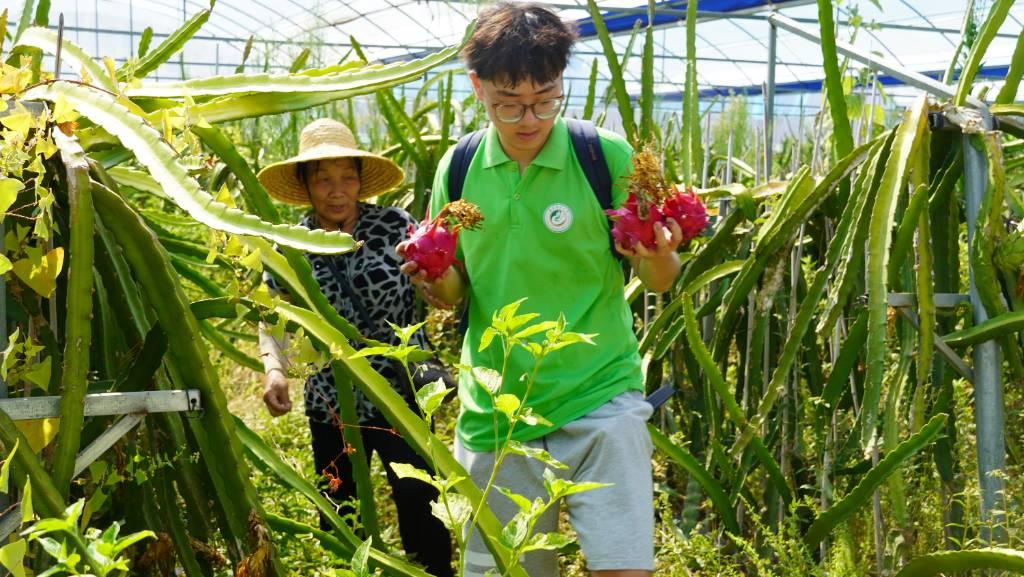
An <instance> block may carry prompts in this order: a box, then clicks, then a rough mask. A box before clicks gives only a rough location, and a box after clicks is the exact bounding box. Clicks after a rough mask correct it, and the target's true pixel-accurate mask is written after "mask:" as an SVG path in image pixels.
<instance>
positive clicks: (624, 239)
mask: <svg viewBox="0 0 1024 577" xmlns="http://www.w3.org/2000/svg"><path fill="white" fill-rule="evenodd" d="M605 212H606V213H607V214H608V216H610V217H611V219H612V221H614V223H615V224H614V225H613V226H612V238H614V239H615V242H617V243H619V245H621V246H622V247H623V248H630V249H631V248H633V247H634V246H636V245H638V244H642V245H644V246H646V247H647V248H651V249H653V248H655V247H657V241H655V240H654V223H656V222H661V223H664V222H665V218H664V217H663V216H662V215H661V211H660V210H658V207H657V206H647V211H646V212H647V215H646V217H643V216H641V215H640V207H639V202H638V201H637V198H636V196H634V195H632V194H630V195H629V198H628V199H626V202H625V203H623V205H622V207H621V208H619V209H616V210H606V211H605Z"/></svg>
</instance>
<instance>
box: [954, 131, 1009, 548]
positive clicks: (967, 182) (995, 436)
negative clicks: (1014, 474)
mask: <svg viewBox="0 0 1024 577" xmlns="http://www.w3.org/2000/svg"><path fill="white" fill-rule="evenodd" d="M986 112H987V111H986ZM982 122H983V124H984V127H985V130H991V129H992V118H991V116H990V115H988V114H984V115H983V117H982ZM970 139H971V136H970V135H968V134H964V135H963V151H964V189H965V192H966V195H967V242H968V243H969V244H971V243H973V242H974V236H975V235H976V234H979V231H978V230H976V228H977V225H976V222H977V219H978V213H979V212H980V208H981V200H982V197H983V196H984V195H985V190H986V189H987V188H988V159H987V158H986V156H985V154H984V152H982V151H981V150H979V149H977V148H975V147H974V146H973V145H972V143H971V142H970ZM968 273H969V278H970V296H971V306H972V310H973V317H974V318H973V320H974V324H975V325H977V324H980V323H982V322H984V321H986V320H988V318H989V316H988V311H986V310H985V305H984V304H983V303H982V302H981V297H980V296H979V294H978V289H977V287H976V286H975V284H974V269H973V267H971V266H970V265H968ZM999 353H1000V351H999V344H998V343H996V342H995V341H985V342H983V343H979V344H977V345H975V346H974V372H975V378H974V420H975V425H976V427H977V429H976V430H977V435H976V438H977V450H978V481H979V486H980V487H981V519H982V522H983V523H987V522H991V523H992V525H995V526H998V525H1002V524H1004V522H1005V513H1004V511H1005V510H1006V507H1005V506H1004V503H1005V500H1004V490H1005V488H1006V483H1005V481H1004V480H1003V477H1002V476H1001V474H1000V473H1001V472H1002V471H1005V470H1006V438H1005V434H1006V433H1005V421H1004V415H1003V386H1002V382H1001V380H1000V375H999V369H1000V367H1001V365H1002V363H1001V361H1000V358H999V357H1000V354H999ZM1005 537H1006V535H1005V531H1001V530H999V529H998V528H996V529H995V530H992V529H989V528H988V527H985V528H984V529H983V531H982V539H984V540H985V541H993V540H995V541H997V542H1005Z"/></svg>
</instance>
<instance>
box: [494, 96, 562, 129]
mask: <svg viewBox="0 0 1024 577" xmlns="http://www.w3.org/2000/svg"><path fill="white" fill-rule="evenodd" d="M564 100H565V98H564V97H562V96H559V97H558V98H551V99H549V100H541V101H540V102H534V103H533V104H495V105H494V116H495V118H497V119H498V120H500V121H502V122H506V123H509V124H512V123H513V122H519V121H520V120H522V119H523V116H525V115H526V109H527V108H529V109H530V110H532V111H533V115H534V116H536V117H537V118H538V119H540V120H549V119H551V118H554V117H555V116H557V115H558V113H559V112H560V111H561V110H562V102H563V101H564Z"/></svg>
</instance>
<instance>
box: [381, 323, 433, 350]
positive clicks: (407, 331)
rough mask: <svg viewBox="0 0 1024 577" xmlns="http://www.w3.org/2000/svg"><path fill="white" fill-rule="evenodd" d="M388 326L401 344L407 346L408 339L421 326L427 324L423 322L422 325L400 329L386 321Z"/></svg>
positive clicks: (417, 324)
mask: <svg viewBox="0 0 1024 577" xmlns="http://www.w3.org/2000/svg"><path fill="white" fill-rule="evenodd" d="M388 324H389V325H391V329H392V330H393V331H395V334H396V335H398V339H399V340H400V341H401V342H402V344H403V345H407V344H409V339H411V338H412V336H413V335H414V334H415V333H416V331H418V330H420V328H421V327H422V326H423V325H425V324H427V321H423V322H422V323H416V324H414V325H410V326H407V327H400V326H398V325H396V324H394V323H392V322H391V321H388Z"/></svg>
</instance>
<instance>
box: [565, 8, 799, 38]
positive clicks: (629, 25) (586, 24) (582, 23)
mask: <svg viewBox="0 0 1024 577" xmlns="http://www.w3.org/2000/svg"><path fill="white" fill-rule="evenodd" d="M797 1H799V0H775V1H774V2H768V1H766V0H698V2H697V10H698V11H700V12H738V11H740V10H750V9H751V8H759V7H763V8H766V9H767V8H768V7H769V6H771V7H773V8H785V6H786V4H792V3H793V2H797ZM686 4H687V3H686V2H685V1H683V0H669V1H668V2H658V3H656V6H657V7H658V8H675V9H677V10H686ZM637 8H641V9H646V8H647V5H646V4H644V5H642V6H637ZM603 15H604V23H605V26H607V27H608V31H609V32H611V33H612V34H614V33H616V32H622V31H625V30H632V29H633V25H634V23H635V22H636V21H637V20H640V22H641V26H646V25H647V14H636V13H630V14H624V13H622V12H616V11H615V10H609V11H608V12H605V13H603ZM680 20H685V18H677V17H675V16H666V15H657V14H656V15H655V16H654V24H655V25H658V24H669V23H672V22H678V21H680ZM576 25H577V26H578V28H579V34H580V37H581V38H587V37H590V36H595V35H596V34H597V32H596V31H595V30H594V22H593V21H592V20H591V19H590V18H583V19H581V20H577V21H576Z"/></svg>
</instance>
